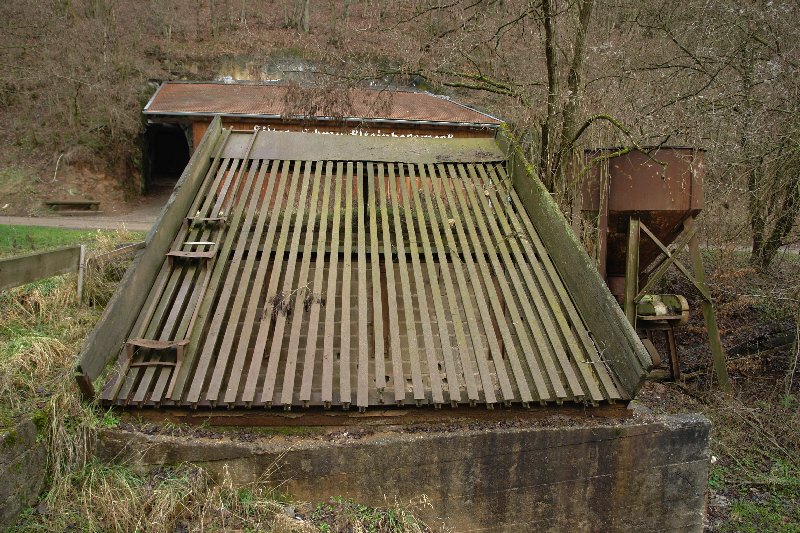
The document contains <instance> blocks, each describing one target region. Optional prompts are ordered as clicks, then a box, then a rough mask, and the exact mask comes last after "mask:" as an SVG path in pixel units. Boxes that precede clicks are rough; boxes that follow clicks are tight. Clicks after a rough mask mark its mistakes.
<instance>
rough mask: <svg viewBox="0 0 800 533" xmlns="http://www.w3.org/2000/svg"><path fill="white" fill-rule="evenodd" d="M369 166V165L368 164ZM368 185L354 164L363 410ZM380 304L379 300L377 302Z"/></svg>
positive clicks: (359, 400)
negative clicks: (366, 198) (365, 199)
mask: <svg viewBox="0 0 800 533" xmlns="http://www.w3.org/2000/svg"><path fill="white" fill-rule="evenodd" d="M368 164H369V165H371V163H368ZM370 185H371V182H370V183H366V182H365V181H364V163H362V162H358V163H356V186H355V192H356V204H357V206H358V210H357V213H356V217H357V219H356V224H357V227H356V237H357V239H358V259H357V263H358V330H357V331H358V382H357V392H356V405H357V406H358V407H359V408H361V409H364V408H366V407H367V406H368V405H369V356H370V353H369V328H368V325H367V324H368V321H369V313H368V310H369V302H368V300H367V269H368V264H367V242H366V239H367V236H366V229H365V227H364V226H365V225H364V219H365V218H366V208H365V206H364V193H366V192H367V191H365V190H364V189H365V188H367V187H369V186H370ZM378 301H379V302H380V300H378Z"/></svg>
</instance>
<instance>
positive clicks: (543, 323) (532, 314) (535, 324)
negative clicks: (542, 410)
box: [470, 168, 580, 401]
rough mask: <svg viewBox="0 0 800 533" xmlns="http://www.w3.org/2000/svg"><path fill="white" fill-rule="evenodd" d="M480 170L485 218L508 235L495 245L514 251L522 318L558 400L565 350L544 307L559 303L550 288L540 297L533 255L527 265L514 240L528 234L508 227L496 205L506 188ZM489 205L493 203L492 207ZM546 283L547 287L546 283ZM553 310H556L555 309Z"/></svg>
mask: <svg viewBox="0 0 800 533" xmlns="http://www.w3.org/2000/svg"><path fill="white" fill-rule="evenodd" d="M480 173H481V177H482V178H483V179H484V180H485V181H486V183H487V185H485V187H486V188H485V189H484V190H486V191H489V192H490V196H489V197H486V196H485V194H484V195H483V196H484V197H485V198H487V202H486V203H488V201H489V199H491V202H492V204H491V205H490V206H487V209H489V210H490V211H489V212H490V213H492V214H493V215H494V216H487V219H488V220H489V221H490V224H491V228H492V230H493V231H496V232H498V233H497V234H498V235H504V236H509V238H503V239H502V240H499V242H498V246H499V247H500V248H505V247H506V242H508V245H509V246H510V247H511V249H512V251H513V252H514V262H513V264H515V266H516V267H517V268H518V269H521V271H522V274H523V280H519V279H518V278H517V280H515V281H516V282H517V283H518V285H517V291H518V296H519V298H520V301H521V303H522V306H523V311H524V313H525V322H527V324H528V326H529V327H530V329H531V332H532V334H533V335H534V342H535V343H536V346H537V349H538V353H539V357H540V358H541V360H542V363H543V364H544V367H545V371H546V372H547V377H548V380H549V382H550V386H551V387H552V388H553V391H554V393H555V396H556V398H558V399H559V401H560V400H561V399H563V398H566V397H567V392H566V389H565V388H564V385H563V383H562V379H561V375H560V373H559V371H558V368H557V367H556V363H555V361H556V359H557V358H558V355H557V354H559V353H560V354H562V357H563V356H564V353H565V352H564V349H563V346H562V344H561V342H560V339H559V332H558V331H557V330H556V329H555V327H554V326H553V323H552V319H551V317H550V314H549V313H548V309H550V310H551V311H552V307H550V306H552V305H555V306H556V307H558V305H560V304H559V302H558V301H557V300H556V299H555V298H554V297H553V295H552V291H551V292H550V293H548V294H550V296H551V298H550V299H549V300H548V301H547V302H545V301H543V299H542V284H543V283H545V284H546V283H547V280H546V279H543V274H542V272H541V268H540V267H539V264H538V262H537V259H536V256H535V255H532V256H531V257H530V262H531V264H530V265H529V264H528V263H527V261H526V259H527V258H526V257H525V255H524V254H523V253H522V251H521V250H520V247H519V244H518V242H519V241H522V242H524V243H526V244H528V245H529V243H528V240H529V237H527V236H526V235H524V234H520V233H516V232H515V231H516V230H514V229H512V228H511V226H510V224H509V222H508V220H507V219H506V217H508V218H509V219H510V218H511V217H513V216H514V214H513V211H512V210H511V209H507V208H497V206H507V199H506V200H504V198H503V196H504V195H505V196H506V198H507V191H505V189H504V188H502V185H501V183H502V182H500V181H498V180H497V179H496V176H494V178H495V180H494V181H493V182H491V183H489V178H488V177H487V175H486V173H485V171H484V169H482V168H481V169H480ZM470 175H471V176H472V177H473V178H474V179H477V177H476V176H475V175H474V173H471V174H470ZM477 185H478V186H481V187H484V185H483V184H482V183H480V180H478V181H477ZM479 196H481V195H479ZM492 207H494V209H493V210H492ZM495 217H496V219H495ZM496 221H499V222H500V225H501V228H502V229H498V228H497V225H496ZM509 261H510V260H509ZM531 268H532V269H533V270H534V271H535V273H536V274H537V275H536V276H531ZM547 287H548V289H549V285H548V286H547ZM525 289H527V290H528V292H529V293H530V299H532V300H533V301H534V305H533V306H532V305H531V303H530V300H529V299H528V296H527V295H526V293H525ZM537 289H538V290H537ZM555 312H557V310H556V311H555ZM559 316H560V314H559ZM566 329H567V331H566V332H565V334H566V335H569V331H568V329H569V328H568V327H567V328H566ZM542 330H544V331H545V332H546V334H547V335H546V340H545V339H544V338H542ZM579 352H580V350H577V351H576V352H575V353H579ZM572 377H573V378H574V373H573V374H572ZM573 394H574V393H573Z"/></svg>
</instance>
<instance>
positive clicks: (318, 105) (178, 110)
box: [144, 82, 501, 125]
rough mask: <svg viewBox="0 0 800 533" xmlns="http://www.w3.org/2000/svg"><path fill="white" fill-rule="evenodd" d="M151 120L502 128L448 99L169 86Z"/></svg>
mask: <svg viewBox="0 0 800 533" xmlns="http://www.w3.org/2000/svg"><path fill="white" fill-rule="evenodd" d="M144 112H145V114H148V115H183V114H201V115H214V114H223V115H241V116H269V117H279V116H280V117H297V116H305V117H315V118H356V119H366V120H387V121H410V122H442V123H458V124H475V125H498V124H500V123H501V121H500V120H498V119H496V118H494V117H491V116H489V115H486V114H484V113H481V112H479V111H476V110H474V109H471V108H469V107H466V106H464V105H461V104H458V103H456V102H453V101H451V100H448V99H446V98H444V97H440V96H436V95H433V94H429V93H421V92H412V91H395V90H392V91H389V90H386V91H376V90H366V89H338V90H336V91H331V90H330V89H328V88H313V87H298V86H289V85H270V84H254V83H208V82H203V83H189V82H165V83H163V84H162V85H161V87H160V88H159V90H158V92H157V93H156V94H155V95H154V97H153V98H152V99H151V101H150V102H149V103H148V105H147V107H146V108H145V111H144Z"/></svg>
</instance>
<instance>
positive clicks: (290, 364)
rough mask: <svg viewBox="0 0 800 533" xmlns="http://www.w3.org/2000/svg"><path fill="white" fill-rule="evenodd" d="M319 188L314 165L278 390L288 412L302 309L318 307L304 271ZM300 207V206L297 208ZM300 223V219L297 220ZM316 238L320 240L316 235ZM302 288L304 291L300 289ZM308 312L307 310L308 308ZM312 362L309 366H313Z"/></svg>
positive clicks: (313, 233)
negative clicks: (279, 388) (298, 269)
mask: <svg viewBox="0 0 800 533" xmlns="http://www.w3.org/2000/svg"><path fill="white" fill-rule="evenodd" d="M310 165H311V163H310V162H308V163H306V174H308V173H310V172H311V169H310ZM321 185H322V163H316V169H315V171H314V178H313V179H312V187H313V189H312V192H311V203H310V204H309V213H308V222H307V223H306V224H305V233H306V238H305V242H304V243H303V259H302V262H301V264H300V274H299V275H298V277H297V288H298V293H297V295H296V296H295V302H294V309H293V310H292V319H291V324H292V329H291V331H290V333H289V346H288V350H287V356H286V365H285V367H284V372H283V386H282V387H281V403H282V404H283V405H284V406H286V407H287V408H290V407H291V405H292V397H293V395H294V390H295V382H296V381H297V376H296V372H297V357H298V351H299V349H300V330H301V327H302V325H303V313H304V312H305V311H306V309H305V301H304V300H305V298H308V299H309V300H308V301H309V302H311V303H310V306H313V307H319V306H320V302H318V301H317V299H318V294H319V293H315V292H313V291H312V289H310V288H307V285H308V271H309V267H310V265H311V252H312V251H313V250H314V237H315V236H316V226H317V203H318V200H319V190H320V187H321ZM301 205H302V204H301ZM298 220H300V221H301V222H302V217H298ZM301 228H302V225H301V227H300V228H298V226H297V225H295V232H296V233H297V234H298V235H299V234H300V229H301ZM320 237H322V236H321V235H320ZM303 287H306V288H303ZM309 309H310V307H309ZM313 364H314V363H313V360H312V361H311V365H312V366H313Z"/></svg>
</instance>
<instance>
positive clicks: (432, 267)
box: [412, 165, 461, 405]
mask: <svg viewBox="0 0 800 533" xmlns="http://www.w3.org/2000/svg"><path fill="white" fill-rule="evenodd" d="M417 171H418V175H419V179H420V180H421V182H420V184H419V185H417V184H416V182H414V181H412V190H413V194H412V197H413V199H414V210H415V211H416V213H417V224H418V226H419V233H420V237H421V240H422V251H423V253H424V256H425V266H426V268H427V273H428V280H429V282H430V285H431V296H432V297H433V305H434V312H435V313H436V324H437V326H438V330H439V345H440V346H441V349H442V357H443V359H444V364H445V372H446V373H447V389H448V396H449V397H450V403H451V404H453V405H456V404H458V403H459V402H460V401H461V392H460V390H459V389H460V385H459V379H458V370H457V368H456V365H455V361H454V360H453V349H452V346H451V345H450V332H449V330H448V329H447V315H446V314H445V310H444V304H443V300H442V292H441V290H440V288H439V282H438V279H439V276H438V275H437V272H436V263H435V262H434V260H433V254H432V253H431V243H430V239H429V238H428V229H427V224H426V222H430V224H431V226H433V225H434V224H435V223H436V214H435V213H434V212H433V204H432V203H431V202H430V200H427V199H426V201H425V206H426V208H427V209H423V207H422V202H421V201H420V189H422V188H423V187H424V186H425V185H424V184H425V181H426V180H427V179H428V177H427V176H426V174H425V167H424V166H423V165H419V166H418V168H417ZM426 215H427V216H428V219H426ZM434 231H437V230H434ZM445 265H447V262H446V261H445ZM445 268H447V267H446V266H445ZM448 275H449V272H448ZM453 320H455V317H453ZM423 322H424V321H423Z"/></svg>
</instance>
